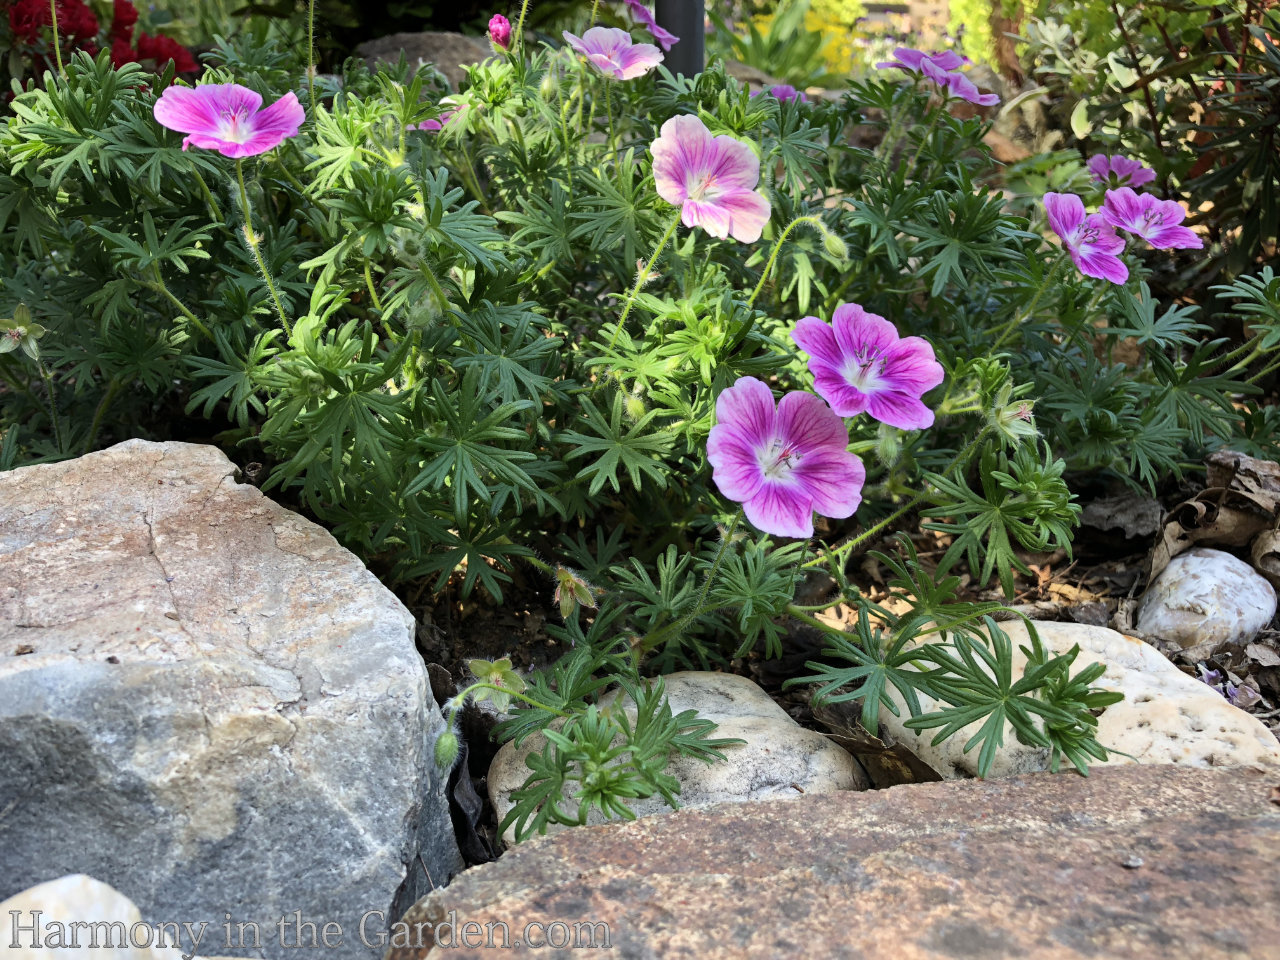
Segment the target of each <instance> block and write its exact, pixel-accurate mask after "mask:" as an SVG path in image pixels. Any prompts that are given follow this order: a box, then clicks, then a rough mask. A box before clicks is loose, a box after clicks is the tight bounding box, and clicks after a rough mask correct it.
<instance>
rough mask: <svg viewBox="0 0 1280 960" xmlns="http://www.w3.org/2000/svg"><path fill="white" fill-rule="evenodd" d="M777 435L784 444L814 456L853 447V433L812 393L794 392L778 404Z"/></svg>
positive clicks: (808, 455) (839, 451) (804, 458)
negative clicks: (851, 438)
mask: <svg viewBox="0 0 1280 960" xmlns="http://www.w3.org/2000/svg"><path fill="white" fill-rule="evenodd" d="M775 423H776V426H775V431H776V436H777V437H778V439H780V440H781V441H782V443H783V445H784V446H785V447H787V448H789V449H794V450H796V451H798V452H799V454H800V460H801V462H803V461H804V460H806V459H808V458H809V457H810V456H813V455H815V454H817V455H820V454H823V453H832V452H835V453H841V452H843V451H844V450H845V448H846V447H848V446H849V431H848V429H847V428H846V427H845V425H844V421H843V420H841V419H840V418H839V417H838V416H836V414H835V413H834V412H833V411H832V409H831V408H830V407H829V406H827V405H826V404H825V403H823V402H822V400H820V399H819V398H818V397H815V396H814V395H813V394H812V393H803V392H802V391H799V390H793V391H792V392H790V393H788V394H787V395H786V396H784V397H783V398H782V399H781V400H780V401H779V402H778V413H777V419H776V421H775Z"/></svg>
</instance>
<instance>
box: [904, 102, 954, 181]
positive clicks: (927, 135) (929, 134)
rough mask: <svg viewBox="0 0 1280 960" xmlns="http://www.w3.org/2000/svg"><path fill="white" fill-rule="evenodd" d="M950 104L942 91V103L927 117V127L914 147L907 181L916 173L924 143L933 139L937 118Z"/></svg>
mask: <svg viewBox="0 0 1280 960" xmlns="http://www.w3.org/2000/svg"><path fill="white" fill-rule="evenodd" d="M950 102H951V97H950V96H948V94H947V93H946V91H943V93H942V103H941V104H940V105H939V107H938V109H937V110H935V111H933V113H932V114H930V116H929V125H928V126H927V127H925V128H924V133H923V134H922V135H921V137H920V143H919V145H918V146H917V147H916V152H915V156H913V157H912V158H911V166H909V167H907V179H908V180H910V179H911V177H913V176H914V175H915V172H916V164H918V163H919V162H920V154H922V153H923V152H924V145H925V144H926V143H928V142H929V141H930V140H931V139H932V138H933V131H934V129H936V128H937V126H938V117H940V116H942V114H944V113H945V112H946V110H947V104H948V103H950Z"/></svg>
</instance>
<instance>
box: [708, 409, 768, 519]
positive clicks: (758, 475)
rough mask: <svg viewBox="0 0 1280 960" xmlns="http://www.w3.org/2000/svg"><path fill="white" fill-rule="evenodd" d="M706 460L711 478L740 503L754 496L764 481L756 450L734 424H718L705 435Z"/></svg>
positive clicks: (727, 495) (724, 492)
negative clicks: (710, 467)
mask: <svg viewBox="0 0 1280 960" xmlns="http://www.w3.org/2000/svg"><path fill="white" fill-rule="evenodd" d="M707 461H708V462H709V463H710V464H711V466H712V468H713V470H712V474H711V479H713V480H714V481H715V483H716V486H717V487H718V488H719V489H720V492H721V493H722V494H724V495H725V496H726V497H728V498H729V499H730V500H737V501H738V502H739V503H743V502H745V501H747V500H750V499H751V498H752V497H754V496H755V495H756V494H757V493H758V492H759V491H760V486H761V484H763V483H764V471H763V470H762V469H761V467H760V458H759V456H758V453H757V450H756V449H755V448H753V447H752V446H751V445H750V444H749V442H748V441H747V439H746V435H745V432H744V431H742V430H740V429H739V428H738V427H737V425H735V424H727V423H718V424H716V425H715V426H714V427H712V428H711V434H710V435H709V436H708V437H707Z"/></svg>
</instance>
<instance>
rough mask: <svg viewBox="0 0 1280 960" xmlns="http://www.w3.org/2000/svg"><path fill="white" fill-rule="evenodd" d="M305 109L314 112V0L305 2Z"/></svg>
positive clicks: (313, 113)
mask: <svg viewBox="0 0 1280 960" xmlns="http://www.w3.org/2000/svg"><path fill="white" fill-rule="evenodd" d="M307 107H308V108H310V110H311V113H312V117H313V118H314V116H315V110H316V0H308V2H307Z"/></svg>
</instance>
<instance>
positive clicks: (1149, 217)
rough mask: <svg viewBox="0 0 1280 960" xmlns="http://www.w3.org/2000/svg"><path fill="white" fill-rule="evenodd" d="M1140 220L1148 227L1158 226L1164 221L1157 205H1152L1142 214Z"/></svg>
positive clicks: (1162, 213)
mask: <svg viewBox="0 0 1280 960" xmlns="http://www.w3.org/2000/svg"><path fill="white" fill-rule="evenodd" d="M1142 222H1143V223H1145V224H1146V225H1147V226H1148V227H1158V226H1160V225H1161V224H1162V223H1164V212H1163V211H1162V210H1160V208H1158V207H1152V208H1151V209H1150V210H1148V211H1146V212H1145V213H1144V214H1143V215H1142Z"/></svg>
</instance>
